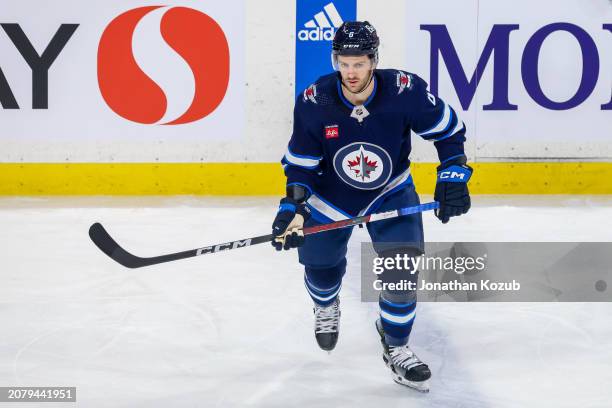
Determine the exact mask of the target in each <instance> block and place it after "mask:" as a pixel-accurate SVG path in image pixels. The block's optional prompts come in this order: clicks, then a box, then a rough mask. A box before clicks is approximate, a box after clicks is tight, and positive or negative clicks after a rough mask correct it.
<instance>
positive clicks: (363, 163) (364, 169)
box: [348, 146, 378, 181]
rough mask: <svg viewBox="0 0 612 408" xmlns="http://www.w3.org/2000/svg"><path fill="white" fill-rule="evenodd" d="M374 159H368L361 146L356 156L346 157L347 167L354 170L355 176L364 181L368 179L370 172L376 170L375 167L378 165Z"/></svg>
mask: <svg viewBox="0 0 612 408" xmlns="http://www.w3.org/2000/svg"><path fill="white" fill-rule="evenodd" d="M376 164H377V161H376V160H370V159H369V158H368V156H367V153H366V151H365V150H364V148H363V146H361V148H360V149H359V152H358V153H357V157H355V159H354V160H351V159H348V167H349V169H351V171H353V172H355V176H356V177H357V178H359V179H361V181H366V179H370V176H371V175H372V173H373V172H374V173H375V172H376V167H378V166H377V165H376Z"/></svg>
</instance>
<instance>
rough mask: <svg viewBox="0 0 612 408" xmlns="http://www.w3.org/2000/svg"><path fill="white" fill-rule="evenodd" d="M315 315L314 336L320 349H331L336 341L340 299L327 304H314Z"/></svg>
mask: <svg viewBox="0 0 612 408" xmlns="http://www.w3.org/2000/svg"><path fill="white" fill-rule="evenodd" d="M313 311H314V316H315V337H316V339H317V343H318V344H319V347H321V349H323V350H326V351H331V350H333V349H334V347H336V343H337V342H338V334H339V326H340V299H339V298H338V297H336V300H334V302H333V303H332V304H330V305H329V306H320V305H317V304H315V306H314V309H313Z"/></svg>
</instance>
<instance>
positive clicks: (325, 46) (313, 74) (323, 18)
mask: <svg viewBox="0 0 612 408" xmlns="http://www.w3.org/2000/svg"><path fill="white" fill-rule="evenodd" d="M295 15H296V21H295V53H296V55H295V94H296V96H297V94H298V93H300V92H301V91H303V90H304V89H305V88H306V87H307V86H308V85H310V84H311V83H313V82H314V81H315V80H316V79H317V78H318V77H320V76H321V75H324V74H327V73H329V72H331V71H333V69H334V68H333V67H332V64H331V42H332V39H333V38H334V34H335V33H336V30H337V29H338V27H340V25H342V22H344V21H352V20H356V18H357V0H334V1H330V0H296V14H295Z"/></svg>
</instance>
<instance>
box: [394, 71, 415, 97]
mask: <svg viewBox="0 0 612 408" xmlns="http://www.w3.org/2000/svg"><path fill="white" fill-rule="evenodd" d="M396 82H397V83H396V85H397V88H398V89H397V94H398V95H399V94H401V93H402V92H404V89H406V88H408V89H410V88H412V75H410V74H407V73H405V72H403V71H397V80H396Z"/></svg>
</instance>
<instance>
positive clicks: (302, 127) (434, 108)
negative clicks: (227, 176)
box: [282, 69, 465, 222]
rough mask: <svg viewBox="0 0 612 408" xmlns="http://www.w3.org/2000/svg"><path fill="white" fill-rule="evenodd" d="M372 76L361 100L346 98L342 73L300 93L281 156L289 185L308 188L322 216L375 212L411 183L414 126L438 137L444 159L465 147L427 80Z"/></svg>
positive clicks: (459, 127)
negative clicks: (368, 91) (358, 102)
mask: <svg viewBox="0 0 612 408" xmlns="http://www.w3.org/2000/svg"><path fill="white" fill-rule="evenodd" d="M373 81H374V92H372V95H371V96H370V97H369V98H368V100H367V101H365V103H364V104H363V105H361V106H354V105H352V104H351V103H350V102H349V101H348V100H347V99H346V98H345V97H344V95H343V94H342V89H341V83H340V79H339V76H338V74H337V73H332V74H329V75H325V76H322V77H321V78H319V79H318V80H317V82H315V84H313V85H311V86H309V87H308V88H307V89H306V90H304V92H303V94H302V95H300V96H298V98H297V100H296V103H295V109H294V113H293V114H294V121H293V134H292V136H291V140H290V141H289V146H288V149H287V152H286V154H285V156H284V157H283V159H282V163H283V167H284V169H285V175H286V176H287V185H290V184H300V185H302V186H304V187H306V188H307V189H308V190H309V192H310V194H311V196H310V198H309V199H308V204H309V206H310V208H311V210H312V213H313V217H314V218H315V219H317V220H319V221H321V222H329V221H332V220H333V221H337V220H341V219H345V218H349V217H354V216H356V215H363V214H369V213H371V212H374V211H376V209H377V208H378V205H380V203H381V202H382V201H383V199H384V197H386V196H387V195H388V194H391V193H393V192H395V191H397V190H399V189H401V188H404V187H406V185H408V184H412V177H411V176H410V160H409V159H408V156H409V155H410V150H411V141H410V134H411V131H413V132H415V133H416V134H418V135H419V136H421V137H422V138H424V139H425V140H429V141H432V142H433V143H434V146H435V147H436V149H437V151H438V157H439V159H440V162H444V161H445V160H448V159H450V158H454V157H458V156H461V155H463V154H464V150H463V143H464V142H465V125H464V124H463V122H462V121H461V120H459V118H458V117H457V114H456V113H455V111H454V110H453V108H452V107H450V106H449V105H447V104H446V103H445V102H444V101H442V100H441V99H440V98H438V97H436V96H434V95H432V94H431V93H429V92H428V91H427V83H426V82H425V81H424V80H423V79H421V78H419V77H418V76H417V75H415V74H411V73H408V72H404V71H398V70H393V69H377V70H375V72H374V79H373Z"/></svg>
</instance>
